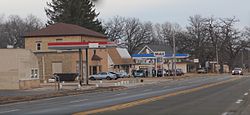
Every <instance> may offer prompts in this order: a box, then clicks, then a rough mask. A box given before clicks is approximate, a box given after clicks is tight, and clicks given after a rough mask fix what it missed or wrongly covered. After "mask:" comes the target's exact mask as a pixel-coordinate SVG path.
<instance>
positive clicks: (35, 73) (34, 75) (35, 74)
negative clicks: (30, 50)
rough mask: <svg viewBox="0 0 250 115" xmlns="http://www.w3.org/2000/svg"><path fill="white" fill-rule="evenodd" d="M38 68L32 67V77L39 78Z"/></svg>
mask: <svg viewBox="0 0 250 115" xmlns="http://www.w3.org/2000/svg"><path fill="white" fill-rule="evenodd" d="M38 75H39V74H38V69H37V68H35V69H34V68H33V69H31V78H38Z"/></svg>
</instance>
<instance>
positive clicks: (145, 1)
mask: <svg viewBox="0 0 250 115" xmlns="http://www.w3.org/2000/svg"><path fill="white" fill-rule="evenodd" d="M47 1H51V0H0V15H3V14H4V16H5V17H7V16H9V15H13V14H15V15H20V16H21V17H26V16H27V15H29V14H33V15H35V16H37V17H38V18H40V19H41V20H42V21H43V22H46V20H47V17H46V15H45V11H44V8H45V7H46V2H47ZM99 1H100V2H98V3H96V11H97V12H100V15H99V17H98V18H101V19H102V20H104V21H107V20H109V19H111V18H112V17H114V16H122V17H135V18H139V19H140V20H141V21H151V22H153V23H164V22H173V23H178V24H180V25H181V26H182V27H185V26H187V25H188V18H189V17H190V16H194V15H196V14H199V15H202V16H203V17H211V16H213V17H216V18H218V17H219V18H228V17H233V16H235V17H236V18H237V19H239V20H240V22H239V23H238V24H237V27H239V28H243V27H245V26H250V7H249V5H250V0H99Z"/></svg>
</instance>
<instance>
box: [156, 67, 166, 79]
mask: <svg viewBox="0 0 250 115" xmlns="http://www.w3.org/2000/svg"><path fill="white" fill-rule="evenodd" d="M162 76H167V72H166V70H164V71H162V69H159V70H157V77H162Z"/></svg>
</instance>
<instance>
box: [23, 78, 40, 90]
mask: <svg viewBox="0 0 250 115" xmlns="http://www.w3.org/2000/svg"><path fill="white" fill-rule="evenodd" d="M39 87H40V80H39V79H34V80H20V81H19V89H31V88H39Z"/></svg>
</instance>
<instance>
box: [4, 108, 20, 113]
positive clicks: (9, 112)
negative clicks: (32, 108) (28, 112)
mask: <svg viewBox="0 0 250 115" xmlns="http://www.w3.org/2000/svg"><path fill="white" fill-rule="evenodd" d="M19 110H20V109H13V110H9V111H1V112H0V114H3V113H10V112H15V111H19Z"/></svg>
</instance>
